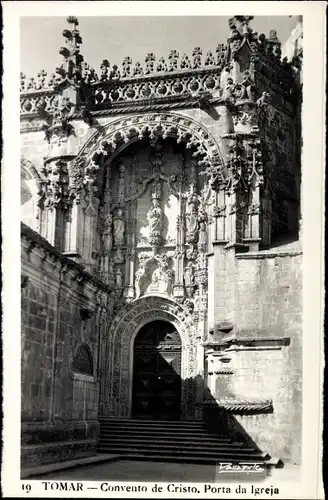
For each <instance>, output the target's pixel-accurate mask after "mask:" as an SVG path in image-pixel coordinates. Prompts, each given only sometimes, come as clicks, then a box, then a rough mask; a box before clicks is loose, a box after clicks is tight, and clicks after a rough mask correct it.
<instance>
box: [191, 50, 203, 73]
mask: <svg viewBox="0 0 328 500" xmlns="http://www.w3.org/2000/svg"><path fill="white" fill-rule="evenodd" d="M192 57H193V59H194V61H193V68H195V69H196V68H200V67H201V65H202V49H201V48H200V47H195V48H194V50H193V53H192Z"/></svg>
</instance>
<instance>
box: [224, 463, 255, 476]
mask: <svg viewBox="0 0 328 500" xmlns="http://www.w3.org/2000/svg"><path fill="white" fill-rule="evenodd" d="M218 465H219V474H220V473H222V472H246V473H247V474H249V473H252V472H264V466H263V464H260V463H249V462H247V463H243V462H239V463H238V464H233V463H232V462H220V463H219V464H218Z"/></svg>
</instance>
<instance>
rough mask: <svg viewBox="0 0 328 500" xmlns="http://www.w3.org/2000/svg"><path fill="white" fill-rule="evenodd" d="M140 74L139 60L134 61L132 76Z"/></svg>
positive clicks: (141, 72)
mask: <svg viewBox="0 0 328 500" xmlns="http://www.w3.org/2000/svg"><path fill="white" fill-rule="evenodd" d="M140 75H143V69H142V66H141V64H140V62H136V64H135V66H134V68H133V76H140Z"/></svg>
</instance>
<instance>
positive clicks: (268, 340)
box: [203, 337, 290, 351]
mask: <svg viewBox="0 0 328 500" xmlns="http://www.w3.org/2000/svg"><path fill="white" fill-rule="evenodd" d="M289 345H290V338H289V337H232V338H229V339H222V340H221V341H218V342H204V343H203V346H204V347H207V348H208V349H214V350H222V349H224V350H231V351H233V350H242V349H245V350H248V349H251V350H267V349H281V348H282V347H286V346H289Z"/></svg>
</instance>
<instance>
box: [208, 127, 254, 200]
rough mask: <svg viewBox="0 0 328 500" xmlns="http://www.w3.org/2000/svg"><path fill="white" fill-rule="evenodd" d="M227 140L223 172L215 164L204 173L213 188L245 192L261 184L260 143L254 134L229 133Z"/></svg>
mask: <svg viewBox="0 0 328 500" xmlns="http://www.w3.org/2000/svg"><path fill="white" fill-rule="evenodd" d="M223 139H225V140H226V141H227V149H228V154H227V155H226V157H225V164H224V173H223V170H222V169H220V168H219V169H218V168H217V167H216V166H213V165H211V166H209V167H207V169H206V170H205V173H206V174H207V175H209V177H210V179H211V185H212V188H213V189H220V188H224V189H225V190H226V192H227V194H233V193H236V192H237V191H239V192H247V191H248V190H249V188H250V187H257V186H260V185H262V184H263V182H264V178H263V160H262V143H261V139H260V138H259V137H258V136H257V135H256V134H252V133H250V134H230V135H225V136H223Z"/></svg>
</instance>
